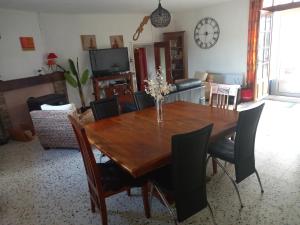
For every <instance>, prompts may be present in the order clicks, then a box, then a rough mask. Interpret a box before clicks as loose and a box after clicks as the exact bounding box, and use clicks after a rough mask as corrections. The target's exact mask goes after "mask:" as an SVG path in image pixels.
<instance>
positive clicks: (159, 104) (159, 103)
mask: <svg viewBox="0 0 300 225" xmlns="http://www.w3.org/2000/svg"><path fill="white" fill-rule="evenodd" d="M162 103H163V100H162V99H159V100H156V101H155V104H156V117H157V122H158V123H161V122H163V109H162V106H163V104H162Z"/></svg>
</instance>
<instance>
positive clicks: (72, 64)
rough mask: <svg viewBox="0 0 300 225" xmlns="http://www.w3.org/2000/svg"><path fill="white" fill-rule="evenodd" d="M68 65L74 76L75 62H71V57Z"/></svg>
mask: <svg viewBox="0 0 300 225" xmlns="http://www.w3.org/2000/svg"><path fill="white" fill-rule="evenodd" d="M69 66H70V70H71V73H72V74H73V75H74V76H75V77H76V76H78V72H77V70H76V67H75V64H74V62H73V60H72V59H69Z"/></svg>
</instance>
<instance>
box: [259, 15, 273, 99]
mask: <svg viewBox="0 0 300 225" xmlns="http://www.w3.org/2000/svg"><path fill="white" fill-rule="evenodd" d="M272 21H273V14H272V13H271V12H267V11H263V10H262V11H261V16H260V24H259V40H258V49H257V52H258V53H257V54H258V56H257V70H256V80H255V99H256V100H260V99H262V98H264V97H266V96H267V95H268V94H269V76H270V59H271V42H272Z"/></svg>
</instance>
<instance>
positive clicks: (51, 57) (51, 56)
mask: <svg viewBox="0 0 300 225" xmlns="http://www.w3.org/2000/svg"><path fill="white" fill-rule="evenodd" d="M47 59H57V55H56V54H55V53H53V52H52V53H49V54H48V56H47Z"/></svg>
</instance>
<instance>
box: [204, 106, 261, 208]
mask: <svg viewBox="0 0 300 225" xmlns="http://www.w3.org/2000/svg"><path fill="white" fill-rule="evenodd" d="M263 108H264V103H263V104H261V105H259V106H257V107H255V108H252V109H249V110H245V111H241V112H240V113H239V118H238V123H237V128H236V136H235V140H234V141H232V140H229V139H228V138H224V139H221V140H219V141H217V142H216V143H213V144H211V145H210V146H209V149H208V153H209V157H208V159H207V161H208V160H209V158H210V157H213V158H215V160H216V162H217V165H219V166H220V167H221V168H222V170H223V171H224V172H225V173H226V175H227V176H228V177H229V179H230V180H231V182H232V183H233V185H234V188H235V190H236V192H237V195H238V198H239V201H240V204H241V208H243V203H242V200H241V196H240V193H239V190H238V187H237V184H238V183H240V182H241V181H243V180H244V179H245V178H247V177H249V176H250V175H252V174H253V173H255V174H256V177H257V179H258V182H259V185H260V188H261V193H263V192H264V189H263V187H262V184H261V181H260V177H259V175H258V172H257V170H256V168H255V156H254V149H255V135H256V130H257V125H258V122H259V119H260V115H261V113H262V110H263ZM218 159H221V160H224V161H225V162H229V163H232V164H234V166H235V177H236V180H234V179H233V178H232V177H231V176H230V174H229V173H228V172H227V170H226V169H225V167H224V166H223V165H222V164H221V163H220V161H219V160H218Z"/></svg>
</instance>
